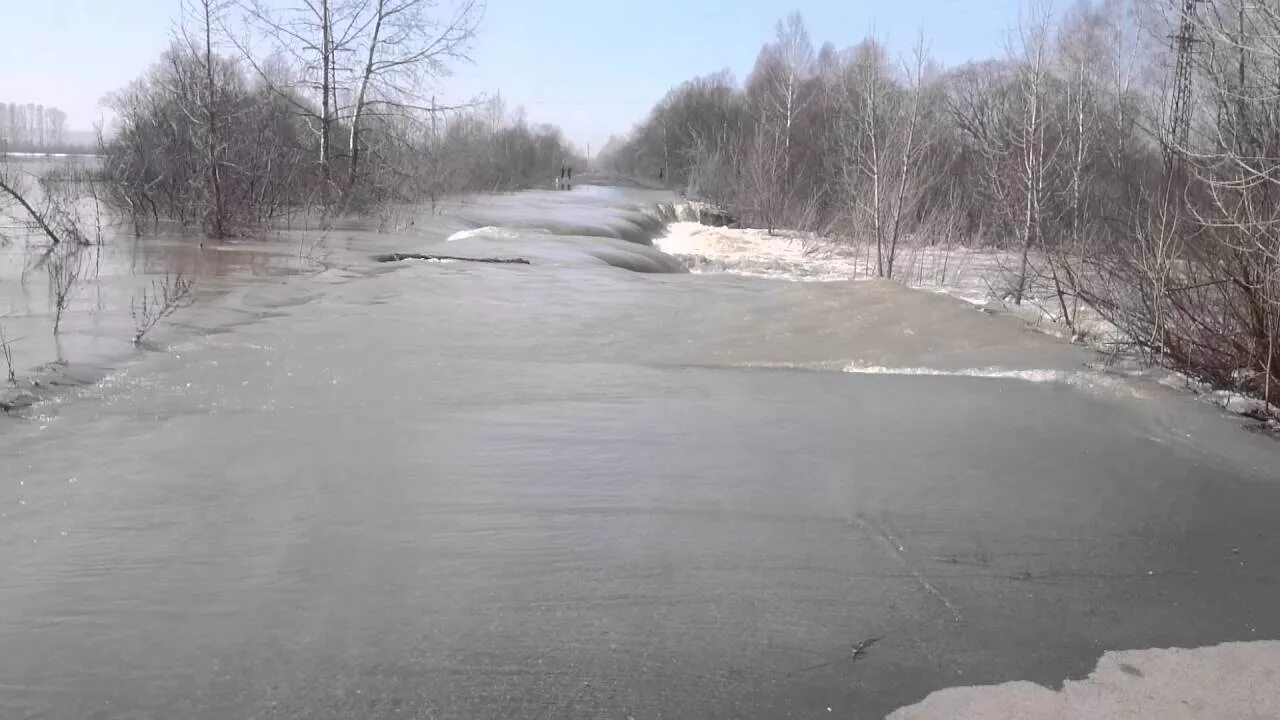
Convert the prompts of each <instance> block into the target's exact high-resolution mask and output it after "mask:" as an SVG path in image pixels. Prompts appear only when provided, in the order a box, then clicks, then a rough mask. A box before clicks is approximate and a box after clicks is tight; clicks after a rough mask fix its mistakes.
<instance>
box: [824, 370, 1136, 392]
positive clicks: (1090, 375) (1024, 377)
mask: <svg viewBox="0 0 1280 720" xmlns="http://www.w3.org/2000/svg"><path fill="white" fill-rule="evenodd" d="M843 371H844V372H847V373H854V374H859V375H927V376H940V377H972V378H991V379H996V380H1019V381H1022V382H1029V383H1057V384H1061V385H1069V386H1071V387H1076V388H1084V389H1088V390H1107V391H1110V392H1112V393H1116V394H1122V395H1127V396H1129V397H1142V393H1141V392H1139V390H1138V388H1137V387H1135V386H1134V385H1133V384H1132V383H1130V382H1128V381H1126V379H1125V378H1123V377H1119V376H1114V375H1107V374H1105V373H1101V372H1095V371H1082V370H1048V369H1041V368H1026V369H1010V368H999V367H983V368H957V369H944V368H929V367H885V366H882V365H859V364H856V363H855V364H850V365H846V366H845V367H844V368H843Z"/></svg>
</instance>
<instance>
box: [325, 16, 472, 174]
mask: <svg viewBox="0 0 1280 720" xmlns="http://www.w3.org/2000/svg"><path fill="white" fill-rule="evenodd" d="M434 6H435V3H434V2H433V1H432V0H373V2H372V8H371V10H370V11H369V13H370V16H369V18H368V20H367V21H366V22H365V25H367V27H368V29H367V30H366V31H365V32H364V33H362V34H361V36H360V42H362V43H363V44H364V45H365V53H364V62H363V65H362V66H361V67H360V68H359V71H358V79H357V82H356V92H355V97H354V100H353V101H352V106H351V108H350V111H349V112H348V113H345V117H346V119H347V122H348V123H349V124H350V133H349V136H348V153H349V160H348V177H347V187H348V189H350V188H352V187H354V186H355V184H356V179H357V177H358V173H359V159H360V133H361V132H362V130H364V126H363V121H364V119H365V117H366V116H367V115H368V114H370V113H372V112H382V113H388V112H392V113H401V112H403V111H405V110H418V111H427V112H429V113H431V114H432V115H433V116H434V115H435V114H436V113H438V112H441V111H442V109H441V108H437V107H436V105H435V102H434V100H433V101H432V103H431V106H430V107H424V106H423V105H422V103H421V101H420V100H419V93H420V92H421V90H422V88H423V87H424V84H426V83H427V82H429V81H430V80H432V79H433V78H437V77H440V76H441V75H444V74H447V73H448V71H449V63H450V62H454V61H458V60H466V59H467V54H466V53H467V49H468V46H469V44H470V42H471V39H472V38H473V37H474V36H475V32H476V27H477V25H478V24H479V21H480V17H481V15H482V14H483V10H484V6H483V5H482V4H481V3H480V2H479V0H462V2H461V3H460V4H459V5H458V7H457V8H456V10H455V11H454V14H453V15H452V16H451V17H450V18H448V19H447V20H445V21H443V22H440V21H436V20H434V19H432V18H431V17H430V15H429V11H430V10H431V9H432V8H433V7H434Z"/></svg>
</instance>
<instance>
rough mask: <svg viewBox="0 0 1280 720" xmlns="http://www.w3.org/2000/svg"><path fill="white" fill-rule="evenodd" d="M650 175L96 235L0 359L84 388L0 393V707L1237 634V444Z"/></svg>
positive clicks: (686, 686) (948, 304) (1030, 669)
mask: <svg viewBox="0 0 1280 720" xmlns="http://www.w3.org/2000/svg"><path fill="white" fill-rule="evenodd" d="M674 201H675V198H673V197H669V196H666V195H663V194H660V193H649V192H641V191H635V190H621V189H614V188H591V187H582V188H580V189H579V190H576V191H574V192H571V193H555V192H530V193H521V194H516V195H509V196H496V197H485V198H474V199H470V200H468V201H467V202H465V203H456V204H453V205H451V206H449V207H447V208H445V210H444V212H443V213H441V214H432V213H429V212H425V211H424V212H421V213H410V212H402V213H398V214H396V215H395V216H394V217H387V218H382V219H381V220H374V221H371V222H370V223H369V224H363V223H362V224H353V225H351V226H350V227H345V228H339V229H336V230H332V231H329V232H325V233H317V232H299V231H297V230H291V231H284V232H282V233H280V235H279V237H274V238H267V239H260V240H255V241H252V242H250V241H244V242H236V243H230V244H227V245H224V246H217V247H213V246H206V247H204V248H200V247H198V246H197V245H196V244H195V241H194V240H191V239H189V238H180V237H174V236H165V237H161V238H160V239H152V240H143V241H140V242H138V243H132V242H126V241H125V240H123V239H121V240H118V241H117V242H116V243H115V244H113V245H112V246H111V247H109V248H107V249H105V250H104V255H103V261H102V263H101V267H102V268H105V269H104V270H103V271H101V273H100V278H101V279H100V280H99V281H98V282H97V283H96V284H93V285H92V286H86V289H85V290H84V292H83V294H82V295H80V296H78V299H77V302H78V303H80V304H79V305H77V306H76V308H74V309H73V311H72V312H71V313H70V315H69V319H68V330H67V331H66V332H65V333H64V338H63V340H62V341H61V345H62V347H60V348H51V347H45V348H41V347H40V346H38V345H37V343H35V342H29V343H27V344H26V345H25V346H23V347H24V352H25V353H26V356H25V357H27V358H28V359H29V362H28V366H29V365H30V364H32V363H38V362H43V360H40V359H38V358H37V357H36V356H37V355H39V354H40V353H41V352H45V353H47V352H49V351H54V352H57V353H60V354H62V355H63V357H64V359H65V360H66V361H67V363H68V367H78V368H81V369H82V371H81V372H79V373H78V374H77V377H78V378H79V379H80V380H81V381H82V382H84V383H85V384H83V385H78V386H75V387H69V388H64V389H62V390H60V391H59V392H56V393H52V394H49V395H47V396H45V397H44V399H42V400H41V401H40V402H39V403H38V404H37V405H35V406H34V407H32V408H29V409H28V410H27V411H25V412H24V413H22V414H21V415H19V416H17V417H11V418H0V421H2V422H0V462H2V463H3V471H2V473H3V474H2V475H0V478H2V479H0V717H4V718H28V717H31V718H82V717H83V718H211V719H212V718H353V717H359V718H400V717H415V718H445V717H448V718H478V717H582V718H588V717H589V718H599V717H616V718H628V717H632V718H637V719H639V718H652V717H668V718H681V717H691V718H692V717H724V718H729V717H813V716H819V717H830V716H832V715H829V714H828V712H830V713H834V714H835V716H839V717H873V716H876V715H883V714H884V713H886V712H888V711H890V710H892V709H894V708H896V707H899V706H901V705H904V704H907V703H911V702H915V701H917V700H919V699H921V698H922V697H923V696H924V695H925V694H926V693H928V692H929V691H932V690H935V689H938V688H941V687H945V686H948V685H956V684H969V683H975V682H1000V681H1005V680H1010V679H1030V680H1036V681H1041V682H1052V681H1057V680H1061V678H1063V677H1065V676H1067V675H1070V674H1079V673H1082V672H1087V671H1088V670H1089V669H1090V668H1091V667H1092V666H1093V664H1094V662H1095V661H1096V660H1097V657H1098V656H1099V655H1100V654H1101V653H1102V652H1103V651H1105V650H1111V649H1124V648H1143V647H1153V646H1168V645H1178V644H1185V645H1204V644H1209V643H1214V642H1219V641H1224V640H1258V639H1263V638H1277V637H1280V615H1278V614H1277V613H1275V607H1277V606H1280V569H1278V568H1277V563H1276V557H1280V533H1277V532H1276V530H1275V522H1274V520H1275V517H1276V512H1277V509H1278V508H1280V485H1278V484H1277V476H1276V470H1275V468H1276V467H1277V465H1276V462H1275V461H1276V459H1277V453H1276V449H1275V447H1274V444H1273V443H1272V441H1270V440H1267V439H1265V438H1262V437H1258V436H1254V435H1250V434H1248V433H1245V432H1242V431H1240V429H1239V427H1238V423H1237V422H1233V421H1231V420H1229V419H1227V418H1226V417H1225V416H1222V415H1221V414H1219V413H1217V412H1216V411H1214V410H1212V409H1210V408H1208V407H1205V406H1203V405H1201V404H1199V403H1196V402H1194V401H1192V400H1189V399H1186V398H1183V397H1180V396H1179V395H1177V394H1176V393H1173V392H1171V391H1169V390H1168V389H1165V388H1161V387H1158V386H1153V385H1146V384H1143V383H1142V382H1139V381H1129V380H1125V379H1117V378H1113V377H1110V376H1106V375H1104V374H1101V373H1098V372H1095V371H1093V370H1090V369H1089V368H1087V367H1086V366H1085V365H1086V363H1089V362H1091V361H1092V360H1093V358H1091V357H1090V356H1089V355H1088V353H1086V352H1085V351H1083V350H1081V349H1079V348H1076V347H1072V346H1069V345H1066V344H1063V343H1061V342H1059V341H1057V340H1054V339H1051V338H1047V337H1045V336H1042V335H1039V334H1036V333H1032V332H1029V331H1027V330H1026V329H1025V328H1024V327H1023V326H1022V325H1021V323H1019V322H1018V321H1017V320H1015V319H1012V318H1008V317H999V316H991V315H988V314H984V313H982V312H979V311H977V310H975V309H973V308H972V307H970V306H968V305H966V304H965V303H962V302H959V301H955V300H952V299H950V298H945V297H939V296H934V295H929V294H926V293H920V292H915V291H911V290H908V289H905V288H902V287H900V286H897V285H894V284H892V283H884V282H874V281H873V282H861V283H793V282H785V281H781V280H776V279H767V278H752V277H741V276H735V275H731V274H701V275H695V274H687V273H682V272H677V271H678V270H680V269H681V265H680V263H678V262H676V261H675V260H673V259H672V258H670V257H669V256H666V255H664V254H662V253H660V252H658V251H657V250H655V249H653V248H652V247H650V246H649V240H650V239H651V238H653V237H654V236H655V235H658V234H660V233H661V232H662V224H663V221H664V220H666V219H670V215H671V211H670V209H669V207H665V208H664V206H663V204H664V203H665V204H670V203H673V202H674ZM377 225H381V229H382V230H383V231H382V232H378V231H377V228H376V227H375V226H377ZM450 238H452V239H450ZM386 252H417V253H436V254H448V255H463V256H472V257H507V258H510V257H523V258H527V259H529V260H530V263H531V264H529V265H496V264H494V265H490V264H475V263H465V262H424V261H413V260H409V261H404V262H396V263H378V262H376V261H375V260H373V256H374V255H377V254H380V253H386ZM130 258H141V260H139V261H138V262H139V263H140V264H138V265H132V264H131V263H132V262H133V260H130ZM139 267H142V268H146V269H145V271H142V272H138V271H136V268H139ZM177 270H183V271H184V272H186V273H188V274H190V275H191V276H194V277H197V278H198V288H199V293H200V301H199V302H198V303H197V304H196V305H195V306H194V307H192V308H189V309H187V310H184V311H183V312H182V314H180V315H177V316H175V317H174V318H173V321H172V322H170V323H167V324H165V325H162V326H160V327H159V328H158V329H157V330H156V331H155V332H154V335H153V336H151V338H150V345H148V346H146V347H143V348H133V347H132V346H131V345H130V344H129V343H128V337H129V335H130V332H129V330H130V322H129V319H128V314H127V312H126V311H125V310H124V308H126V307H127V301H128V298H129V297H132V296H134V295H135V294H136V293H137V291H138V290H137V289H138V287H139V285H140V283H145V282H147V281H148V280H149V279H153V278H155V277H158V276H162V275H163V274H164V273H165V272H170V273H172V272H176V271H177ZM638 271H639V272H638ZM6 288H7V290H6V292H7V293H9V294H8V295H7V296H6V297H9V298H10V306H9V307H10V310H9V315H10V319H9V320H8V322H9V323H10V324H11V325H12V326H14V327H16V326H18V325H20V324H22V323H26V326H24V327H23V330H22V333H23V334H24V335H29V336H33V337H34V335H35V333H36V332H37V330H38V326H39V325H41V324H43V319H42V318H41V311H40V310H39V309H38V307H39V304H38V302H37V301H38V299H39V298H38V295H37V294H35V291H28V292H30V293H31V298H32V299H31V306H30V307H31V308H32V310H31V311H30V312H29V313H27V315H25V316H23V317H25V318H26V319H23V318H20V317H18V316H19V315H21V314H22V313H21V307H20V306H19V305H17V304H15V301H14V300H13V299H12V298H15V297H17V298H19V299H21V298H22V297H23V292H24V291H22V290H14V289H13V285H12V284H9V285H6ZM99 288H101V289H99ZM98 293H102V297H103V299H102V300H101V302H100V303H99V304H95V302H97V301H96V300H94V298H95V296H96V295H97V294H98ZM32 317H34V318H36V319H34V320H33V319H31V318H32ZM842 370H859V371H861V372H841V371H842ZM982 375H987V376H989V377H981V376H982ZM871 638H879V640H878V641H877V642H876V643H874V644H873V645H868V646H867V647H868V649H867V650H866V652H865V654H864V655H859V656H858V657H857V658H853V657H852V655H851V650H850V649H851V648H852V647H854V646H855V645H856V644H858V643H860V642H862V641H866V640H869V639H871Z"/></svg>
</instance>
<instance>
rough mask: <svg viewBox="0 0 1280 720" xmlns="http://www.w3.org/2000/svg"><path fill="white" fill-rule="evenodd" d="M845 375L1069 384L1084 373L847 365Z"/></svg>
mask: <svg viewBox="0 0 1280 720" xmlns="http://www.w3.org/2000/svg"><path fill="white" fill-rule="evenodd" d="M844 371H845V372H847V373H857V374H861V375H941V376H948V377H980V378H998V379H1003V380H1024V381H1026V382H1033V383H1052V382H1057V383H1069V382H1072V380H1073V379H1074V378H1075V377H1076V376H1078V375H1084V373H1077V372H1069V371H1065V370H1037V369H1031V370H1006V369H1002V368H960V369H956V370H945V369H940V368H927V367H884V366H882V365H847V366H845V368H844Z"/></svg>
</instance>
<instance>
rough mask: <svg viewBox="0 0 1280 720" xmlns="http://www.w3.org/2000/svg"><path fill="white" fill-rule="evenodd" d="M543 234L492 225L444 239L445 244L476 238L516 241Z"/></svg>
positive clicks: (537, 231) (525, 229)
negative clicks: (524, 237)
mask: <svg viewBox="0 0 1280 720" xmlns="http://www.w3.org/2000/svg"><path fill="white" fill-rule="evenodd" d="M543 232H545V231H542V230H532V229H527V228H509V227H495V226H493V225H486V226H484V227H478V228H475V229H474V230H459V231H458V232H456V233H454V234H452V235H450V236H449V237H447V238H445V242H456V241H458V240H467V239H470V238H477V237H482V238H493V239H497V240H516V239H518V238H519V237H520V236H521V235H528V234H530V233H543Z"/></svg>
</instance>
